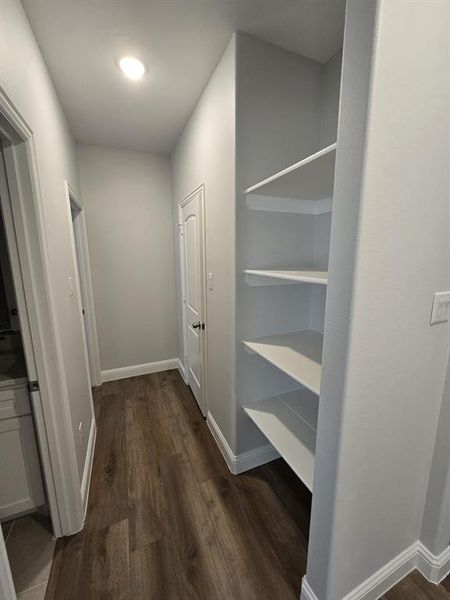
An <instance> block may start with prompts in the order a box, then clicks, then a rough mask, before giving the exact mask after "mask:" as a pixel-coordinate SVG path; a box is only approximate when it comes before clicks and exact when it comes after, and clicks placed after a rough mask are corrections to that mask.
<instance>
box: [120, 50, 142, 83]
mask: <svg viewBox="0 0 450 600" xmlns="http://www.w3.org/2000/svg"><path fill="white" fill-rule="evenodd" d="M118 65H119V69H120V70H121V71H122V73H123V74H124V75H126V77H128V78H129V79H134V80H135V81H136V80H137V79H142V77H143V76H144V75H145V72H146V70H147V69H146V68H145V65H144V63H143V62H142V61H141V60H139V59H138V58H134V56H123V57H122V58H120V59H119V62H118Z"/></svg>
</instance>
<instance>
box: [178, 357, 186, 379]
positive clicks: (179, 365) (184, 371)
mask: <svg viewBox="0 0 450 600" xmlns="http://www.w3.org/2000/svg"><path fill="white" fill-rule="evenodd" d="M177 367H178V370H179V371H180V375H181V377H182V378H183V381H184V383H185V384H186V385H187V384H188V380H187V373H186V369H185V367H184V365H183V363H182V362H181V360H180V359H179V358H177Z"/></svg>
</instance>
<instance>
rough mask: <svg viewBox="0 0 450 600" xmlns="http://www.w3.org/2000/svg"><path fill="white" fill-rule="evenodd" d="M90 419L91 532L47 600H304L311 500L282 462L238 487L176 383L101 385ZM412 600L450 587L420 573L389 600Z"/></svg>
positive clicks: (158, 378)
mask: <svg viewBox="0 0 450 600" xmlns="http://www.w3.org/2000/svg"><path fill="white" fill-rule="evenodd" d="M95 409H96V415H97V424H98V436H97V445H96V450H95V457H94V466H93V474H92V484H91V490H90V497H89V507H88V514H87V520H86V526H85V528H84V530H83V531H82V532H80V533H79V534H77V535H75V536H72V537H70V538H65V539H62V540H59V541H58V543H57V548H56V553H55V559H54V562H53V566H52V571H51V575H50V581H49V585H48V589H47V595H46V600H206V599H207V600H244V599H245V600H298V598H299V593H300V582H301V577H302V576H303V574H304V572H305V568H306V549H307V540H308V529H309V513H310V502H311V497H310V494H309V492H308V491H307V490H306V488H305V487H304V486H303V485H302V484H301V482H300V481H299V480H298V478H297V477H296V476H295V475H293V473H292V472H291V470H290V469H289V468H288V467H287V465H286V464H285V463H284V462H283V461H282V460H278V461H274V462H272V463H270V464H268V465H264V466H262V467H258V468H257V469H253V470H252V471H249V472H247V473H244V474H242V475H239V476H237V477H236V476H233V475H231V474H230V473H229V471H228V469H227V467H226V465H225V463H224V461H223V459H222V457H221V455H220V452H219V450H218V449H217V447H216V445H215V442H214V440H213V439H212V437H211V435H210V433H209V431H208V428H207V426H206V424H205V421H204V419H203V418H202V416H201V415H200V412H199V411H198V409H197V406H196V404H195V401H194V399H193V397H192V395H191V393H190V391H189V389H188V388H187V387H186V386H185V385H184V383H183V382H182V380H181V378H180V376H179V374H178V372H176V371H167V372H165V373H158V374H154V375H147V376H145V377H135V378H131V379H126V380H122V381H119V382H111V383H107V384H103V386H102V387H101V388H99V389H97V390H96V392H95ZM446 586H447V587H446ZM446 590H447V591H446ZM414 599H415V600H417V599H424V600H426V599H428V600H450V585H449V584H443V585H441V586H433V585H431V584H429V583H427V582H426V581H425V580H424V579H423V578H422V577H421V576H420V575H419V574H417V573H413V574H412V575H411V576H409V577H408V578H407V579H406V580H405V581H404V582H402V583H401V584H399V585H398V586H397V587H396V588H395V589H394V590H392V591H391V592H389V593H388V594H386V595H385V596H384V600H414Z"/></svg>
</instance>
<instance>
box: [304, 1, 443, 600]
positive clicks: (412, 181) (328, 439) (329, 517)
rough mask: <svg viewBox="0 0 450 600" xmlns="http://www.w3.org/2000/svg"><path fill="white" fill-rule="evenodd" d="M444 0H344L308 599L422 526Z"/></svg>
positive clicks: (345, 580) (395, 551)
mask: <svg viewBox="0 0 450 600" xmlns="http://www.w3.org/2000/svg"><path fill="white" fill-rule="evenodd" d="M447 9H448V4H447V3H429V2H415V3H414V6H412V5H411V4H410V3H402V2H390V1H386V0H380V1H377V2H370V3H369V2H367V3H366V2H360V0H349V2H348V4H347V25H346V33H345V43H344V58H343V79H342V82H343V83H342V97H341V113H340V121H339V128H338V153H337V162H336V180H335V194H334V198H335V201H334V214H333V224H332V236H331V256H330V280H329V286H328V299H327V317H326V323H325V334H326V335H325V347H324V356H323V370H322V388H321V401H320V410H319V426H318V439H317V447H316V479H315V483H314V495H313V509H312V521H311V532H310V546H309V555H308V568H307V580H308V582H309V584H310V586H311V587H312V589H313V591H314V592H315V594H316V596H317V598H318V599H319V600H341V599H342V598H343V597H345V595H346V594H347V593H349V592H350V591H351V590H353V589H354V588H356V587H357V586H358V585H359V584H361V583H362V582H363V581H364V580H366V579H367V578H368V577H370V576H372V575H373V574H374V573H375V572H377V571H378V570H379V569H380V568H382V567H383V566H384V565H386V564H387V563H388V562H389V561H391V560H392V559H394V558H395V557H396V556H398V555H399V554H400V553H402V552H403V551H404V550H405V549H406V548H408V547H409V546H410V545H411V544H413V543H415V542H416V540H417V539H418V538H419V534H420V529H421V524H422V517H423V511H424V505H425V495H426V491H427V485H428V479H429V471H430V465H431V461H432V456H433V450H434V440H435V434H436V428H437V424H438V418H439V413H440V409H441V399H442V393H443V386H444V378H445V372H446V367H447V360H448V349H449V334H450V330H449V327H450V325H449V324H444V325H438V326H434V327H431V326H430V325H429V318H430V310H431V302H432V297H433V292H435V291H437V290H446V289H449V286H450V281H449V273H450V256H449V253H448V249H447V240H448V231H449V224H450V223H449V207H450V202H449V198H448V164H449V155H448V151H449V150H448V128H447V127H446V126H445V125H446V124H448V77H446V75H444V74H448V72H449V70H448V67H449V65H448V52H446V51H445V48H448V20H447ZM411 40H414V43H411ZM418 73H420V77H418V76H417V74H418ZM349 557H350V558H351V560H349Z"/></svg>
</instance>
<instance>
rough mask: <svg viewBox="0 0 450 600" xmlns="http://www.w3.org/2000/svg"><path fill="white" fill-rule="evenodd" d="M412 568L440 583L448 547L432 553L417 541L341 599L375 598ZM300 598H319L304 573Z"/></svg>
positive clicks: (449, 563) (447, 567)
mask: <svg viewBox="0 0 450 600" xmlns="http://www.w3.org/2000/svg"><path fill="white" fill-rule="evenodd" d="M414 569H418V570H419V571H420V572H421V573H422V575H423V576H424V577H425V578H426V579H428V581H431V582H432V583H440V582H441V581H442V580H443V579H445V577H446V576H447V575H448V574H449V572H450V547H449V548H446V549H445V550H444V551H443V552H442V553H441V554H439V555H437V556H436V555H435V554H432V553H431V552H430V551H429V550H428V548H426V546H424V545H423V544H422V543H421V542H420V541H417V542H415V543H414V544H412V545H411V546H410V547H409V548H407V549H406V550H404V551H403V552H401V553H400V554H399V555H398V556H396V557H395V558H394V559H393V560H391V561H390V562H389V563H388V564H387V565H384V567H382V568H381V569H380V570H379V571H377V572H376V573H374V574H373V575H371V576H370V577H369V578H368V579H366V581H363V583H362V584H361V585H359V586H358V587H356V588H355V589H354V590H352V591H351V592H350V593H349V594H347V595H346V596H344V598H343V600H378V598H380V597H381V596H382V595H383V594H385V593H386V592H388V591H389V590H390V589H391V588H392V587H393V586H394V585H396V584H397V583H398V582H399V581H401V580H402V579H403V578H404V577H406V576H407V575H408V574H409V573H411V571H413V570H414ZM300 600H319V599H318V597H317V596H316V594H315V593H314V591H313V590H312V588H311V586H310V585H309V583H308V581H307V579H306V576H305V577H303V581H302V591H301V596H300Z"/></svg>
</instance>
